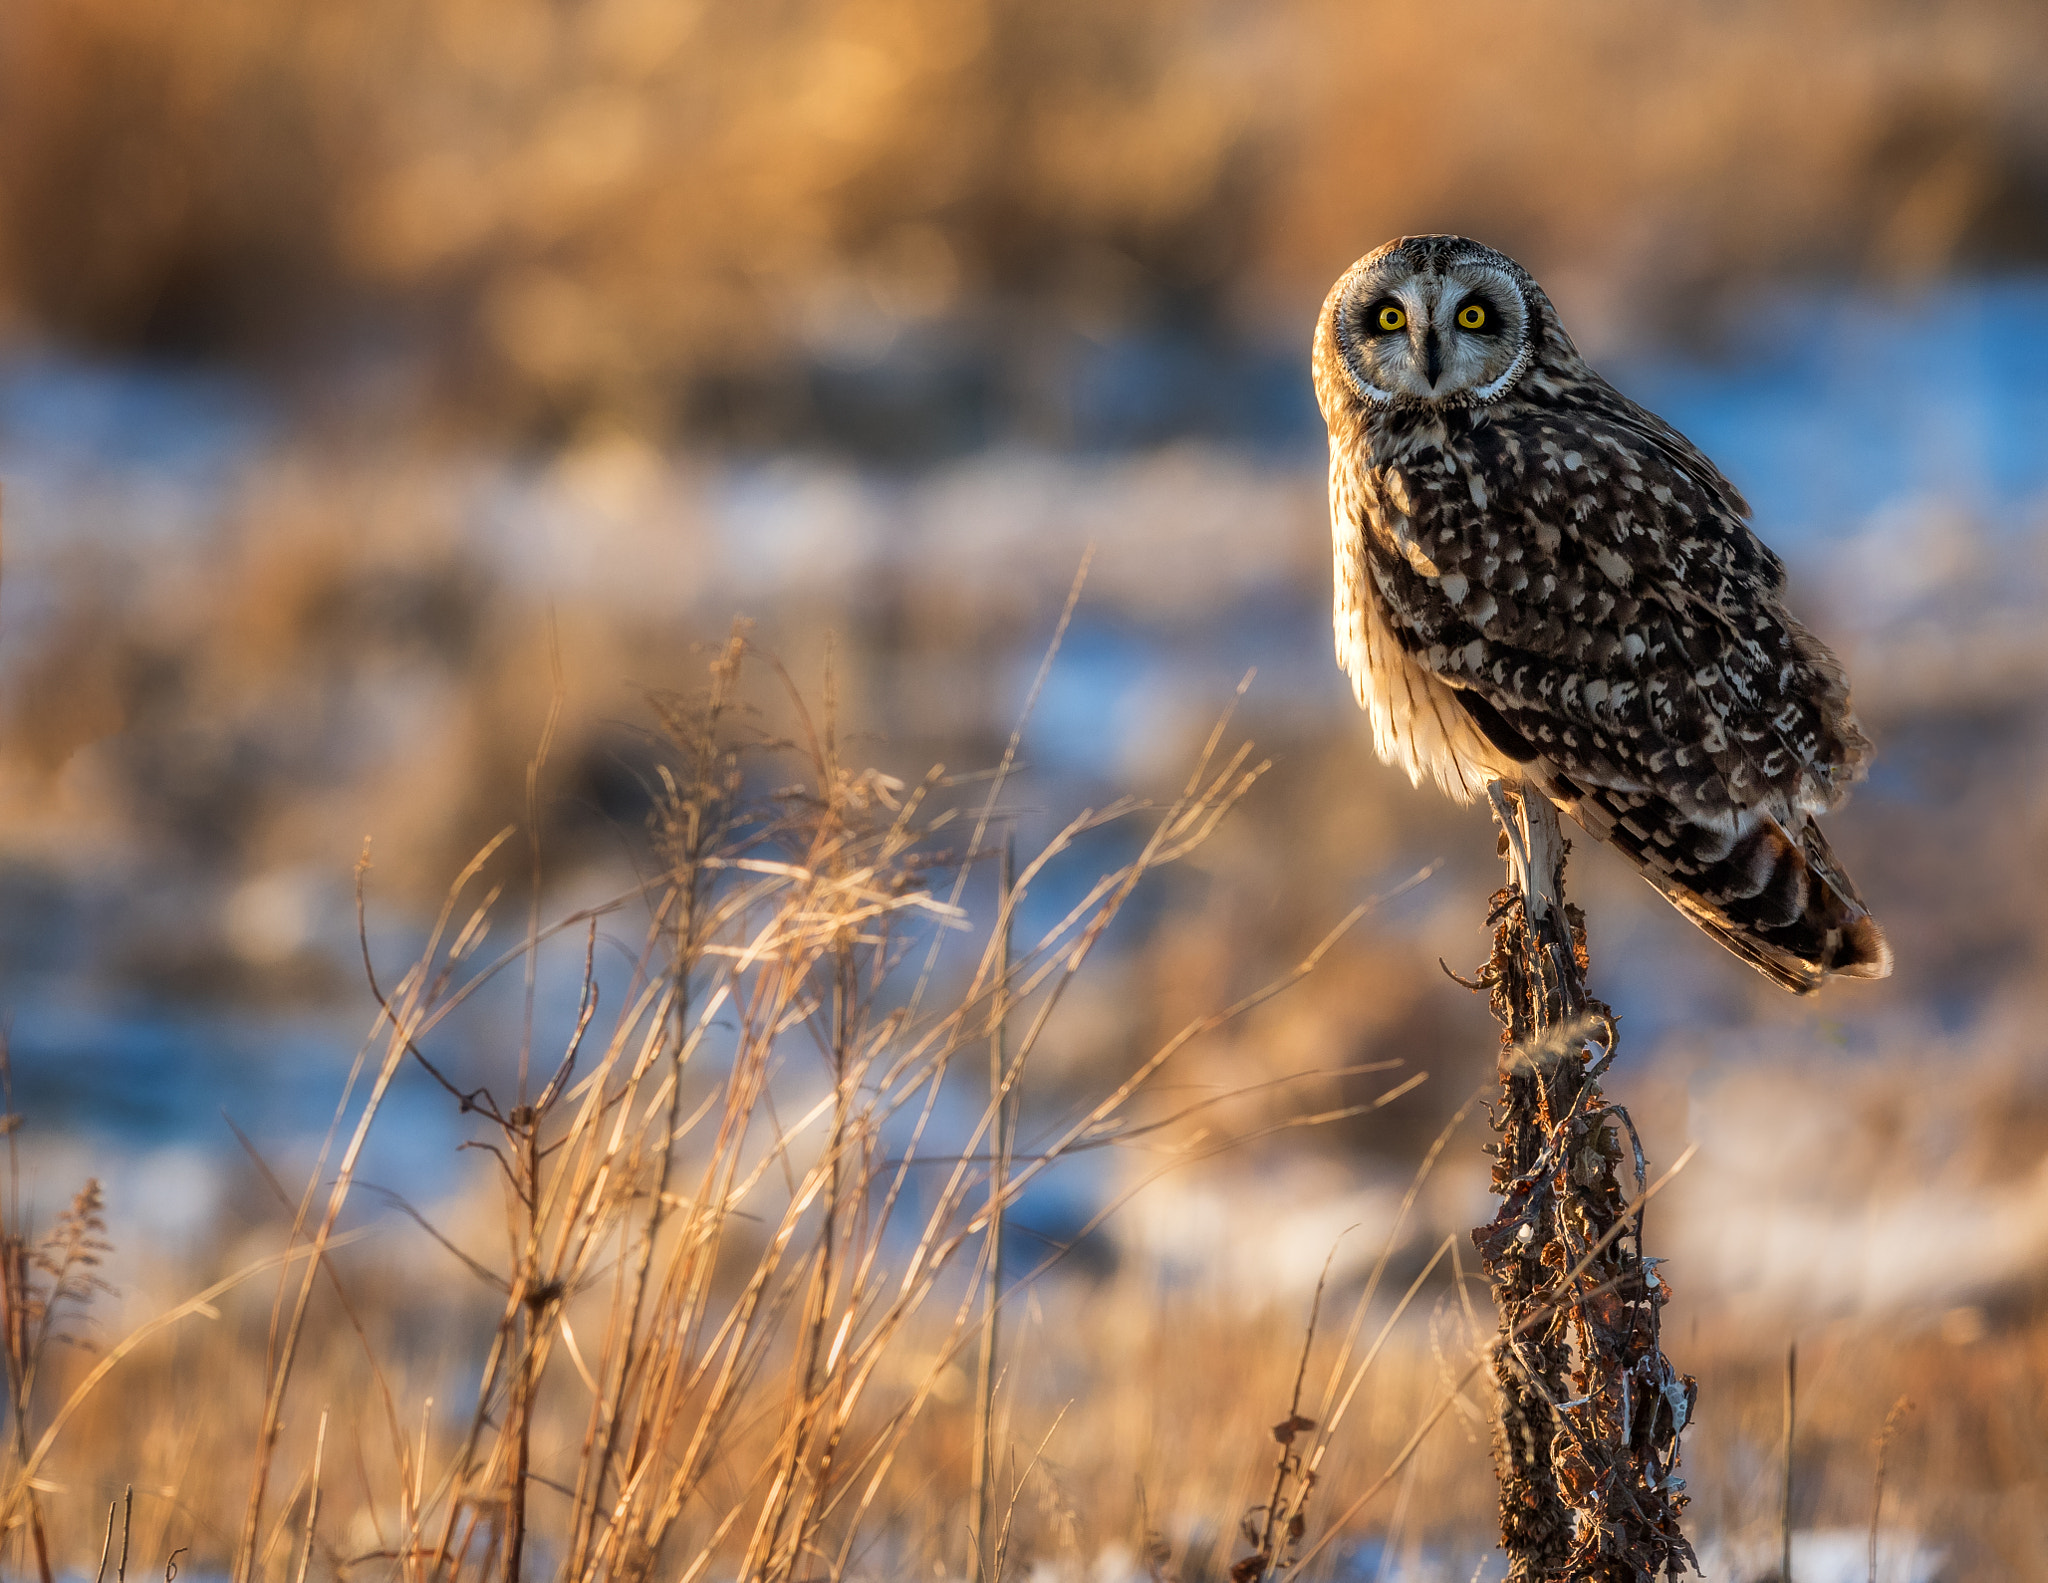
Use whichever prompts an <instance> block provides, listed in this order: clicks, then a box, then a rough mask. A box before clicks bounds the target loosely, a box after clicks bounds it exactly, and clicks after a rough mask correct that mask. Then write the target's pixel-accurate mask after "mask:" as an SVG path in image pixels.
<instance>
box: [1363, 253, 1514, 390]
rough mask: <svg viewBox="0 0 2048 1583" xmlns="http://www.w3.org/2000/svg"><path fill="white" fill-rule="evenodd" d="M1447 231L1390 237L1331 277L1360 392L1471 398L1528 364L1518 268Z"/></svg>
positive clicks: (1505, 385)
mask: <svg viewBox="0 0 2048 1583" xmlns="http://www.w3.org/2000/svg"><path fill="white" fill-rule="evenodd" d="M1456 240H1462V239H1456ZM1445 241H1446V239H1443V238H1437V237H1407V238H1403V239H1402V240H1401V241H1399V242H1394V243H1390V244H1389V245H1388V246H1386V247H1384V248H1381V249H1380V250H1379V251H1378V252H1376V253H1372V254H1369V255H1367V256H1366V257H1365V258H1362V259H1360V260H1359V261H1358V263H1356V264H1355V265H1353V266H1352V268H1351V270H1350V272H1349V273H1348V274H1347V275H1346V277H1345V279H1344V280H1343V281H1342V282H1341V283H1340V284H1339V286H1338V288H1337V293H1336V295H1337V311H1336V316H1335V318H1336V326H1335V327H1336V331H1337V343H1338V348H1339V351H1340V352H1341V354H1342V357H1343V363H1344V372H1345V374H1346V376H1347V377H1348V378H1349V380H1350V382H1351V384H1352V387H1353V388H1354V389H1355V390H1356V391H1357V392H1358V395H1359V397H1360V398H1361V399H1362V400H1365V401H1367V402H1370V403H1373V404H1374V405H1386V404H1390V403H1393V402H1396V401H1400V402H1406V403H1420V404H1424V405H1444V406H1469V405H1471V404H1473V403H1478V402H1488V401H1492V400H1494V399H1495V398H1497V397H1499V396H1500V395H1502V394H1503V393H1504V392H1506V391H1507V390H1508V389H1509V388H1510V387H1511V386H1512V385H1513V384H1514V382H1515V381H1516V380H1517V379H1519V378H1520V377H1521V375H1522V372H1523V370H1524V369H1526V368H1527V367H1528V366H1529V362H1530V358H1531V355H1532V352H1533V350H1534V337H1533V336H1532V335H1531V333H1530V330H1531V324H1530V320H1531V316H1532V315H1531V311H1530V303H1529V296H1528V292H1527V291H1526V289H1525V288H1524V284H1523V281H1522V278H1521V274H1520V271H1519V270H1518V269H1517V268H1516V266H1515V265H1513V264H1512V263H1511V262H1510V261H1509V260H1508V259H1506V258H1504V257H1502V256H1501V255H1500V254H1498V253H1495V252H1494V251H1493V250H1492V249H1490V248H1484V247H1480V246H1479V245H1478V244H1476V243H1470V242H1465V243H1463V245H1462V246H1447V245H1445Z"/></svg>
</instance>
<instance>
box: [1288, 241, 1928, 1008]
mask: <svg viewBox="0 0 2048 1583" xmlns="http://www.w3.org/2000/svg"><path fill="white" fill-rule="evenodd" d="M1314 369H1315V385H1316V397H1317V400H1318V401H1319V403H1320V404H1321V406H1322V410H1323V417H1324V420H1325V421H1326V422H1327V423H1328V425H1329V430H1330V527H1331V533H1332V537H1333V540H1334V547H1335V554H1336V601H1335V621H1336V631H1337V658H1338V662H1339V663H1340V664H1341V665H1342V666H1343V667H1344V669H1345V670H1346V671H1348V672H1349V673H1350V676H1351V681H1352V685H1353V687H1354V689H1355V691H1356V692H1357V695H1358V701H1359V703H1360V704H1361V705H1363V706H1364V708H1365V710H1366V712H1367V713H1368V714H1369V715H1370V716H1371V720H1372V734H1373V746H1374V748H1375V749H1376V750H1377V751H1378V753H1379V756H1380V757H1381V758H1382V759H1383V760H1385V761H1386V762H1387V763H1389V764H1392V765H1395V766H1398V767H1399V768H1401V769H1404V770H1406V771H1407V772H1408V775H1409V778H1410V779H1411V780H1413V781H1414V782H1415V783H1416V784H1418V785H1420V784H1421V783H1422V781H1423V780H1424V779H1430V780H1434V781H1435V782H1436V783H1437V785H1439V786H1440V787H1442V788H1443V790H1444V791H1445V792H1446V793H1448V794H1449V795H1450V796H1452V797H1454V798H1456V799H1458V800H1460V801H1465V802H1469V801H1471V800H1472V799H1473V798H1474V797H1475V796H1476V795H1478V794H1479V793H1480V792H1482V791H1483V790H1485V788H1486V787H1487V785H1488V783H1489V782H1492V781H1505V782H1507V783H1508V784H1509V785H1511V786H1513V785H1518V784H1527V785H1529V786H1533V787H1534V788H1535V789H1536V790H1537V791H1539V792H1541V793H1542V794H1543V795H1545V796H1547V797H1548V798H1549V799H1550V800H1551V801H1552V802H1553V803H1555V804H1556V805H1557V807H1558V808H1560V809H1562V810H1563V811H1564V812H1565V813H1567V814H1569V815H1570V816H1571V817H1572V818H1573V819H1574V820H1576V821H1577V822H1578V823H1579V824H1580V825H1581V826H1583V827H1584V828H1585V829H1586V831H1587V832H1588V833H1590V834H1591V835H1593V836H1595V837H1597V838H1598V839H1600V840H1602V841H1605V842H1607V843H1608V844H1610V845H1611V846H1613V847H1614V848H1616V849H1617V850H1618V851H1620V852H1621V853H1622V855H1623V856H1625V857H1626V858H1627V859H1628V860H1629V861H1630V862H1631V863H1633V864H1634V865H1635V866H1636V867H1637V868H1638V869H1639V870H1641V872H1642V874H1643V877H1644V878H1645V879H1647V880H1648V881H1649V882H1650V883H1651V884H1652V885H1654V886H1656V887H1657V889H1658V890H1660V891H1661V892H1663V894H1664V895H1665V897H1667V898H1668V899H1669V900H1670V901H1671V902H1672V903H1673V904H1674V905H1675V906H1676V907H1677V908H1678V909H1679V910H1680V911H1681V912H1683V913H1684V914H1685V915H1686V916H1687V917H1688V918H1690V919H1692V921H1693V922H1694V923H1696V924H1698V925H1699V926H1700V927H1701V928H1702V929H1704V930H1705V931H1706V932H1707V933H1708V934H1710V935H1712V936H1713V937H1714V938H1715V939H1716V940H1718V941H1719V942H1720V943H1721V944H1722V945H1724V946H1726V947H1727V948H1728V949H1729V950H1730V951H1732V952H1734V953H1735V954H1736V955H1737V956H1739V957H1741V958H1742V959H1743V960H1744V961H1745V962H1748V963H1749V964H1750V965H1751V966H1752V967H1755V968H1757V969H1758V970H1759V971H1761V972H1763V973H1764V974H1766V975H1767V976H1769V977H1770V978H1771V979H1773V980H1774V981H1775V982H1777V983H1779V984H1781V985H1783V986H1784V987H1785V988H1787V989H1789V990H1793V991H1795V992H1799V993H1805V992H1807V991H1810V990H1812V989H1814V988H1816V987H1818V985H1819V984H1820V983H1821V981H1822V980H1823V979H1825V978H1827V977H1829V976H1830V975H1837V974H1839V975H1843V976H1847V977H1851V978H1882V977H1884V976H1885V975H1886V974H1887V973H1889V972H1890V971H1891V963H1892V957H1891V950H1890V947H1888V946H1887V945H1886V943H1885V938H1884V934H1883V932H1882V931H1881V930H1880V929H1879V928H1878V926H1877V923H1876V921H1875V920H1874V919H1873V918H1872V917H1871V916H1870V914H1869V912H1868V911H1867V910H1866V909H1865V908H1864V905H1863V902H1862V899H1861V898H1860V897H1859V896H1858V895H1857V893H1856V887H1855V886H1854V885H1853V884H1852V883H1851V882H1850V880H1849V876H1848V875H1847V874H1845V873H1843V872H1842V869H1841V867H1840V865H1839V864H1837V863H1836V861H1835V858H1834V854H1833V853H1832V852H1831V851H1829V849H1828V843H1827V839H1826V838H1825V837H1824V836H1823V835H1822V834H1821V831H1820V827H1819V825H1818V823H1816V821H1817V819H1818V818H1819V816H1820V815H1822V814H1824V813H1826V812H1828V810H1829V809H1831V808H1833V807H1835V806H1836V805H1837V804H1839V803H1840V802H1841V801H1842V800H1843V798H1844V797H1846V796H1847V795H1848V791H1849V788H1850V786H1851V785H1852V784H1853V783H1854V782H1855V781H1856V780H1858V779H1859V778H1861V776H1862V774H1863V772H1864V770H1865V768H1866V766H1867V765H1868V763H1869V760H1870V754H1871V748H1870V742H1869V740H1868V739H1867V738H1866V737H1865V736H1864V735H1863V733H1862V732H1861V731H1860V730H1858V729H1857V725H1856V717H1855V715H1854V713H1853V712H1852V710H1851V709H1850V705H1849V685H1848V681H1847V679H1846V678H1845V676H1844V675H1843V672H1842V667H1841V665H1840V663H1839V662H1838V661H1837V660H1836V659H1835V656H1834V655H1833V654H1832V653H1830V652H1829V650H1828V648H1827V646H1826V645H1825V644H1824V643H1822V642H1821V641H1820V639H1818V638H1816V637H1815V636H1814V635H1813V634H1812V633H1811V632H1809V631H1807V629H1806V628H1805V627H1803V626H1801V625H1800V623H1799V622H1798V621H1797V620H1796V619H1795V618H1794V617H1793V616H1792V615H1791V613H1790V612H1789V611H1787V610H1786V608H1785V604H1784V590H1785V569H1784V566H1783V565H1782V563H1781V562H1780V561H1779V560H1778V557H1777V556H1775V555H1773V554H1772V553H1771V551H1770V550H1769V549H1767V548H1765V546H1764V545H1763V543H1762V542H1761V541H1760V540H1759V539H1758V538H1757V536H1756V535H1755V534H1754V533H1753V532H1751V530H1750V527H1749V522H1748V518H1749V514H1750V511H1749V505H1748V502H1746V501H1745V500H1744V499H1743V498H1742V496H1741V494H1740V493H1738V492H1737V490H1736V488H1735V486H1734V485H1733V484H1731V483H1729V482H1728V480H1727V479H1726V478H1724V477H1722V476H1721V473H1720V470H1719V469H1717V468H1716V467H1715V466H1714V464H1713V463H1712V462H1710V461H1708V460H1707V458H1706V457H1704V456H1703V455H1701V454H1700V452H1699V451H1698V450H1697V449H1696V448H1695V447H1694V446H1693V445H1692V444H1691V442H1690V441H1688V440H1687V439H1686V438H1685V436H1684V435H1682V434H1680V433H1679V432H1678V431H1677V430H1676V429H1674V428H1672V427H1671V426H1670V425H1669V424H1667V423H1665V422H1664V421H1663V420H1662V419H1660V418H1658V417H1657V416H1656V415H1655V414H1653V413H1651V412H1648V411H1645V410H1644V409H1643V408H1642V407H1639V406H1637V405H1636V404H1635V403H1634V402H1633V401H1630V400H1629V399H1628V398H1627V397H1626V396H1623V395H1622V394H1621V393H1620V392H1619V391H1617V390H1615V388H1614V387H1613V386H1612V385H1610V384H1608V383H1607V381H1606V380H1604V379H1602V378H1601V377H1600V376H1599V375H1598V374H1596V373H1594V372H1593V370H1592V369H1591V368H1590V367H1588V366H1587V364H1586V362H1585V360H1584V359H1583V358H1581V357H1580V356H1579V352H1578V349H1577V347H1575V346H1574V345H1573V344H1572V340H1571V337H1570V336H1568V335H1567V334H1566V333H1565V331H1564V326H1563V325H1562V324H1560V323H1559V322H1558V317H1557V310H1556V309H1555V308H1553V307H1552V306H1551V303H1550V299H1549V298H1548V297H1547V296H1545V295H1544V293H1543V288H1542V287H1540V286H1538V285H1537V284H1536V281H1535V280H1534V279H1533V278H1532V277H1531V276H1530V275H1529V273H1528V272H1527V271H1526V270H1524V269H1523V268H1522V267H1521V266H1520V265H1518V264H1516V263H1515V262H1514V261H1513V260H1512V259H1509V258H1507V257H1505V256H1503V255H1502V254H1500V253H1496V252H1494V251H1493V250H1492V249H1491V248H1488V247H1483V246H1481V245H1480V244H1479V243H1477V242H1472V241H1468V240H1466V239H1465V238H1463V237H1457V236H1415V237H1403V238H1401V239H1400V240H1398V241H1393V242H1389V243H1387V244H1386V245H1385V246H1384V247H1381V248H1379V249H1377V250H1376V251H1374V252H1371V253H1368V254H1367V255H1366V256H1365V257H1364V258H1361V259H1360V260H1359V261H1358V262H1357V263H1355V264H1353V265H1352V266H1351V268H1350V269H1348V270H1346V271H1345V272H1344V274H1343V276H1342V277H1341V278H1340V279H1339V280H1338V282H1337V284H1336V285H1335V286H1334V287H1332V288H1331V291H1330V295H1329V297H1328V299H1327V300H1326V301H1325V302H1324V304H1323V311H1322V317H1321V319H1320V320H1319V321H1318V323H1317V325H1316V334H1315V349H1314Z"/></svg>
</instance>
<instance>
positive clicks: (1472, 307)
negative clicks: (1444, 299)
mask: <svg viewBox="0 0 2048 1583" xmlns="http://www.w3.org/2000/svg"><path fill="white" fill-rule="evenodd" d="M1458 323H1459V325H1460V326H1461V327H1462V328H1464V329H1467V330H1483V329H1485V328H1486V304H1484V303H1482V302H1468V303H1466V304H1465V306H1464V307H1462V308H1460V309H1459V310H1458Z"/></svg>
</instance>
